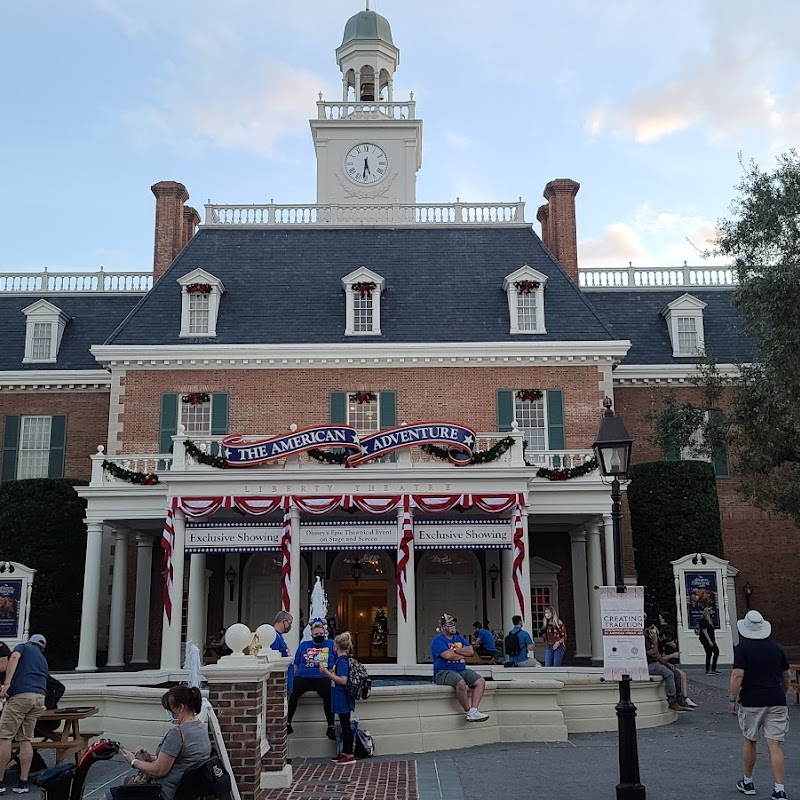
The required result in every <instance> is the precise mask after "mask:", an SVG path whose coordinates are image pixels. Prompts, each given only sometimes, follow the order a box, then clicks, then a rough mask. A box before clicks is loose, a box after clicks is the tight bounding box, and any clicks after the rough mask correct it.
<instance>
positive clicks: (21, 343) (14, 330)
mask: <svg viewBox="0 0 800 800" xmlns="http://www.w3.org/2000/svg"><path fill="white" fill-rule="evenodd" d="M40 299H45V300H47V301H48V302H49V303H52V304H53V305H54V306H58V308H60V309H61V310H62V311H63V312H64V313H65V314H66V315H67V316H68V317H70V320H69V322H67V325H66V327H65V328H64V336H63V338H62V340H61V346H60V347H59V349H58V361H57V362H56V363H54V364H52V363H39V362H37V363H33V364H23V363H22V359H23V358H24V356H25V323H26V317H25V315H24V314H23V313H22V309H23V308H27V307H28V306H29V305H32V304H33V303H35V302H36V301H37V300H40ZM140 299H141V295H138V294H137V295H134V294H130V295H106V294H100V293H98V294H61V293H50V294H48V293H37V294H24V295H23V294H8V295H0V343H2V346H0V371H3V372H5V371H18V370H28V371H33V370H78V369H95V370H96V369H99V368H100V366H99V364H98V363H97V361H96V360H95V358H94V356H92V354H91V353H90V352H89V348H90V347H91V346H92V345H93V344H97V343H98V342H102V341H103V340H104V339H105V338H106V337H108V336H109V335H110V334H111V332H112V331H113V330H114V329H115V328H116V327H117V326H118V325H119V323H120V321H121V320H122V319H124V318H125V317H126V316H127V314H128V313H129V312H130V310H131V309H132V308H133V307H134V306H135V305H136V303H137V302H138V301H139V300H140Z"/></svg>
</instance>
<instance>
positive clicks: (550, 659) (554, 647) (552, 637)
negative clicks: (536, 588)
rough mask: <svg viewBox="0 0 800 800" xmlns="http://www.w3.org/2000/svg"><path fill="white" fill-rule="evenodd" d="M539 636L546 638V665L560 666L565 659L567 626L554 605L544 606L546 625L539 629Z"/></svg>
mask: <svg viewBox="0 0 800 800" xmlns="http://www.w3.org/2000/svg"><path fill="white" fill-rule="evenodd" d="M539 636H541V637H542V638H543V639H544V642H545V644H546V645H547V650H546V651H545V654H544V665H545V666H546V667H560V666H561V662H562V661H563V660H564V648H565V647H566V646H567V628H566V626H565V625H564V623H563V622H562V621H561V620H560V619H559V618H558V614H556V610H555V609H554V608H553V606H545V608H544V625H543V626H542V628H541V630H540V631H539Z"/></svg>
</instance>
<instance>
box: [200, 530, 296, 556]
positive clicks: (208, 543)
mask: <svg viewBox="0 0 800 800" xmlns="http://www.w3.org/2000/svg"><path fill="white" fill-rule="evenodd" d="M280 535H281V527H280V525H258V526H255V525H253V526H249V525H236V524H231V525H224V526H208V525H204V526H196V527H195V526H189V525H187V526H186V550H187V552H194V553H210V552H219V553H247V552H254V551H257V550H278V549H279V547H280Z"/></svg>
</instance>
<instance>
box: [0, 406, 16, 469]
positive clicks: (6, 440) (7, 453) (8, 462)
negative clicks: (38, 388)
mask: <svg viewBox="0 0 800 800" xmlns="http://www.w3.org/2000/svg"><path fill="white" fill-rule="evenodd" d="M18 448H19V414H6V418H5V420H4V422H3V464H2V472H0V480H2V481H3V482H5V481H13V480H15V479H16V477H17V450H18Z"/></svg>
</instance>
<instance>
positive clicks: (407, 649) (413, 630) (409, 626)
mask: <svg viewBox="0 0 800 800" xmlns="http://www.w3.org/2000/svg"><path fill="white" fill-rule="evenodd" d="M411 513H412V518H411V524H412V525H413V524H414V518H413V512H411ZM402 537H403V509H402V508H400V509H398V510H397V541H398V542H399V541H400V540H401V539H402ZM408 550H409V557H408V565H407V566H406V607H407V618H406V619H403V608H402V606H401V604H400V587H399V586H397V585H396V584H395V591H396V592H397V593H398V594H397V663H398V664H402V665H406V666H407V665H414V664H416V663H417V578H416V570H415V569H414V542H413V541H412V542H411V543H410V544H409V546H408Z"/></svg>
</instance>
